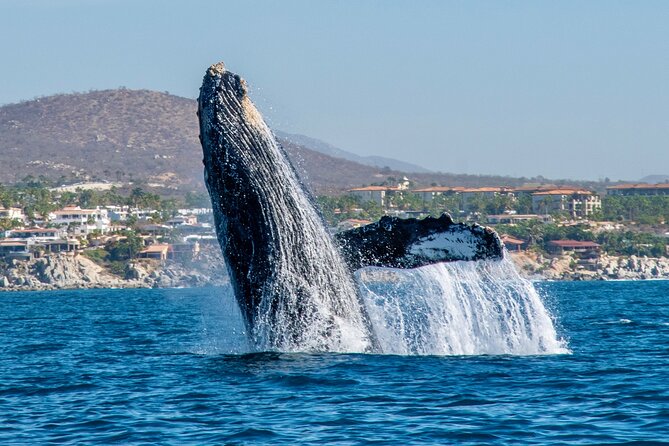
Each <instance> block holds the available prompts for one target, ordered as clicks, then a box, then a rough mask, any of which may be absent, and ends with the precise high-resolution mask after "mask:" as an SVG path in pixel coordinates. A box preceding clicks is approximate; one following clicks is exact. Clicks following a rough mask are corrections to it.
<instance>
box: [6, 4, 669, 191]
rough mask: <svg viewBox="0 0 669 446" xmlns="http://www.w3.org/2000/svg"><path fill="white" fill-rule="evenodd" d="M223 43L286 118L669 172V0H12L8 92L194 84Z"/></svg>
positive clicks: (565, 165) (597, 174) (592, 165)
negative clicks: (523, 0) (586, 0)
mask: <svg viewBox="0 0 669 446" xmlns="http://www.w3.org/2000/svg"><path fill="white" fill-rule="evenodd" d="M219 60H223V61H225V63H226V65H227V67H228V68H229V69H231V70H232V71H235V72H237V73H239V74H241V75H242V76H243V77H245V78H246V79H247V81H249V83H250V86H251V95H252V98H253V99H254V101H255V102H256V104H257V105H258V107H259V108H260V109H261V111H262V112H263V113H264V114H265V116H266V118H267V120H268V121H269V123H270V125H271V126H273V127H274V128H277V129H280V130H283V131H287V132H293V133H302V134H305V135H308V136H312V137H315V138H320V139H323V140H325V141H327V142H330V143H332V144H334V145H336V146H338V147H341V148H343V149H346V150H350V151H352V152H355V153H358V154H361V155H385V156H390V157H395V158H399V159H403V160H406V161H410V162H415V163H417V164H420V165H423V166H425V167H428V168H431V169H434V170H441V171H445V172H456V173H482V174H502V175H514V176H520V175H524V176H534V175H543V176H545V177H549V178H579V179H598V178H604V177H610V178H611V179H612V180H616V179H619V178H623V179H638V178H640V177H642V176H645V175H648V174H669V144H668V143H669V2H665V1H655V2H652V1H589V2H584V1H559V2H555V1H543V2H542V1H525V2H516V1H436V0H435V1H391V0H388V1H363V0H357V1H353V0H351V1H312V0H304V1H291V0H282V1H240V0H237V1H229V2H228V1H213V0H212V1H205V0H202V1H198V0H191V1H178V2H177V1H168V0H160V1H153V0H127V1H126V0H117V1H112V0H15V1H11V0H0V63H1V65H0V67H1V73H2V74H1V75H0V104H5V103H11V102H17V101H20V100H24V99H32V98H34V97H36V96H42V95H49V94H53V93H63V92H72V91H77V92H79V91H86V90H89V89H105V88H116V87H119V86H126V87H128V88H147V89H152V90H159V91H169V92H171V93H173V94H177V95H180V96H186V97H191V98H194V97H196V95H197V90H198V87H199V83H200V80H201V77H202V75H203V73H204V70H205V69H206V67H207V66H209V65H210V64H211V63H213V62H216V61H219Z"/></svg>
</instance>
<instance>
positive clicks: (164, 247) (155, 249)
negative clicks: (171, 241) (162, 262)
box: [139, 243, 170, 254]
mask: <svg viewBox="0 0 669 446" xmlns="http://www.w3.org/2000/svg"><path fill="white" fill-rule="evenodd" d="M169 249H170V245H168V244H164V243H157V244H155V245H151V246H147V247H146V248H144V249H142V250H141V251H140V252H139V253H140V254H147V253H162V252H165V251H168V250H169Z"/></svg>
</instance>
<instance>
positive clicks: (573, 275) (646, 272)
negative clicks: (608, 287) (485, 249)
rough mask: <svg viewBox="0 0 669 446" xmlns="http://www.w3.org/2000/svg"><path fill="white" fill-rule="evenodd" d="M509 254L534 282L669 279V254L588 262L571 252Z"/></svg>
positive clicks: (521, 272) (611, 258)
mask: <svg viewBox="0 0 669 446" xmlns="http://www.w3.org/2000/svg"><path fill="white" fill-rule="evenodd" d="M509 254H510V257H511V260H512V261H513V263H514V264H515V265H516V268H517V269H518V272H519V273H520V274H521V276H523V277H524V278H526V279H529V280H532V281H589V280H600V281H601V280H669V258H668V257H646V256H641V257H639V256H635V255H631V256H610V255H606V254H604V255H601V256H600V257H599V258H597V259H592V260H587V261H584V260H581V259H579V258H578V257H577V256H574V255H571V254H562V255H558V256H544V255H542V254H537V253H534V252H529V251H523V252H512V253H509Z"/></svg>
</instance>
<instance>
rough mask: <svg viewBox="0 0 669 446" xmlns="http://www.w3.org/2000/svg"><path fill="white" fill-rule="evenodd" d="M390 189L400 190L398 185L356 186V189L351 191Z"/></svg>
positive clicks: (350, 190)
mask: <svg viewBox="0 0 669 446" xmlns="http://www.w3.org/2000/svg"><path fill="white" fill-rule="evenodd" d="M388 190H392V191H395V190H399V188H398V187H397V186H365V187H356V188H354V189H349V192H364V191H388Z"/></svg>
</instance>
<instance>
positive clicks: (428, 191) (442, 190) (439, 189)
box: [412, 186, 465, 203]
mask: <svg viewBox="0 0 669 446" xmlns="http://www.w3.org/2000/svg"><path fill="white" fill-rule="evenodd" d="M464 189H465V188H464V187H460V186H458V187H448V186H432V187H425V188H422V189H414V190H413V191H412V192H413V193H414V194H416V195H418V196H419V197H420V198H421V199H422V200H423V202H425V203H427V202H430V201H432V200H434V199H435V198H437V197H439V196H441V195H455V194H458V193H459V192H461V191H463V190H464Z"/></svg>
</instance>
